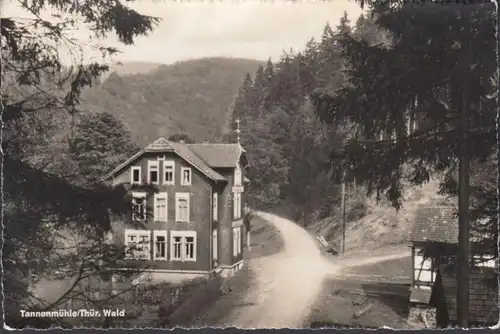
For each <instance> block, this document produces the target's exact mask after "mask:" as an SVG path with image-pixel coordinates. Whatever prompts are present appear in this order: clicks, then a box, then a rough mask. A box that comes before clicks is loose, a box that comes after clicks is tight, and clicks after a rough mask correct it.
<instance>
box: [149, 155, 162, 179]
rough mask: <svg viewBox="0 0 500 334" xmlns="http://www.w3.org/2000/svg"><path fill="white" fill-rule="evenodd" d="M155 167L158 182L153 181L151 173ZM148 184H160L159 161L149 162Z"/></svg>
mask: <svg viewBox="0 0 500 334" xmlns="http://www.w3.org/2000/svg"><path fill="white" fill-rule="evenodd" d="M153 167H156V182H152V181H151V172H152V171H153ZM148 183H149V184H160V163H159V161H158V160H156V161H155V160H148Z"/></svg>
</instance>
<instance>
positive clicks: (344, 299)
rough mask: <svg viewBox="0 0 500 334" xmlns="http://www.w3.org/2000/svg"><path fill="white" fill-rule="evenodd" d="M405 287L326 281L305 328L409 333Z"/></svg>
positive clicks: (406, 289)
mask: <svg viewBox="0 0 500 334" xmlns="http://www.w3.org/2000/svg"><path fill="white" fill-rule="evenodd" d="M407 292H408V286H407V285H388V284H377V283H370V284H367V283H363V282H353V281H342V280H334V279H330V280H327V281H326V282H325V283H324V285H323V295H322V296H321V297H320V298H319V300H318V301H317V302H316V303H315V305H314V306H313V307H312V308H311V313H310V314H309V318H308V321H307V323H306V324H305V325H306V327H313V328H319V327H331V328H341V327H349V328H379V327H382V326H389V327H391V328H395V329H408V328H409V326H408V324H407V320H406V319H407V316H408V314H407V311H406V312H405V311H402V310H408V297H407V296H406V293H407Z"/></svg>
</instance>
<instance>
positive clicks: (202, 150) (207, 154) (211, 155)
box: [186, 143, 246, 168]
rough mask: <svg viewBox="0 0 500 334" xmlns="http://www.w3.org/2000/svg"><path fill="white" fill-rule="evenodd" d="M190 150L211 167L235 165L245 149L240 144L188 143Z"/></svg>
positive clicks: (230, 166)
mask: <svg viewBox="0 0 500 334" xmlns="http://www.w3.org/2000/svg"><path fill="white" fill-rule="evenodd" d="M186 146H187V147H188V148H189V149H190V150H191V151H193V152H194V153H196V154H197V155H198V156H199V157H200V158H201V159H203V160H204V161H205V162H206V163H207V164H208V165H209V166H210V167H212V168H232V167H236V165H237V164H238V162H239V161H240V157H241V155H242V154H244V153H246V151H245V150H244V149H243V147H241V145H240V144H222V143H221V144H219V143H217V144H211V143H207V144H188V145H186Z"/></svg>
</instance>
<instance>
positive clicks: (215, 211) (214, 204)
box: [212, 192, 219, 221]
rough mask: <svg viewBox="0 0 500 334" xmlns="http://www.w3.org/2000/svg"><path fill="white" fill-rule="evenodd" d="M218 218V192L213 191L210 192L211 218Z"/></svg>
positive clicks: (214, 219) (215, 219)
mask: <svg viewBox="0 0 500 334" xmlns="http://www.w3.org/2000/svg"><path fill="white" fill-rule="evenodd" d="M217 219H219V194H218V193H216V192H214V193H213V194H212V220H213V221H217Z"/></svg>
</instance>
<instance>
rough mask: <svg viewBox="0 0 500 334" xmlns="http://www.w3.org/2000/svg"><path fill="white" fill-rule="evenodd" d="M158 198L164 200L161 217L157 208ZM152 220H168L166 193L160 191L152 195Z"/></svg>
mask: <svg viewBox="0 0 500 334" xmlns="http://www.w3.org/2000/svg"><path fill="white" fill-rule="evenodd" d="M158 199H163V200H165V208H164V213H163V214H164V215H163V218H160V212H159V208H158ZM154 221H158V222H167V221H168V193H166V192H160V193H157V194H155V195H154Z"/></svg>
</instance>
